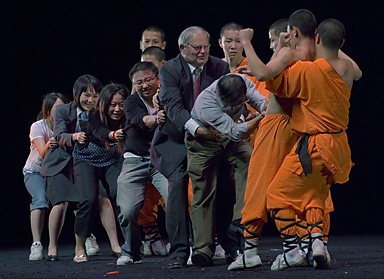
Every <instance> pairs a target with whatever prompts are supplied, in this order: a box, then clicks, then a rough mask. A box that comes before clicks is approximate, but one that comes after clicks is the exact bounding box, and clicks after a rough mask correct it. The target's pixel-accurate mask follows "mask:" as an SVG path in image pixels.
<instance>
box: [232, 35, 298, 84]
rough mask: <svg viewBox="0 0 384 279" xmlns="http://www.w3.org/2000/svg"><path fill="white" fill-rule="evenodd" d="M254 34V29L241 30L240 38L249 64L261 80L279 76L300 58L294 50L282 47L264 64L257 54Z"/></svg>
mask: <svg viewBox="0 0 384 279" xmlns="http://www.w3.org/2000/svg"><path fill="white" fill-rule="evenodd" d="M252 36H253V30H252V29H243V30H240V33H239V38H240V41H241V43H242V44H243V47H244V51H245V54H246V56H247V58H248V64H249V66H250V67H251V70H252V73H253V74H254V75H255V77H256V78H257V79H258V80H259V81H265V80H268V79H270V78H273V77H275V76H277V75H278V74H280V73H281V72H282V71H283V70H284V69H285V68H286V67H287V66H289V65H290V64H292V63H293V62H295V61H297V60H298V59H296V57H295V56H294V52H293V51H292V50H290V49H288V48H282V49H281V50H280V51H279V52H278V54H277V55H276V57H275V58H274V59H272V60H271V61H270V62H269V63H268V64H264V63H263V62H262V61H261V60H260V58H259V57H258V56H257V54H256V52H255V50H254V48H253V46H252V44H251V39H252Z"/></svg>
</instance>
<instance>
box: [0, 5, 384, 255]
mask: <svg viewBox="0 0 384 279" xmlns="http://www.w3.org/2000/svg"><path fill="white" fill-rule="evenodd" d="M181 2H183V4H182V3H181ZM351 2H352V1H230V2H228V1H175V2H171V1H169V2H167V1H157V3H156V2H151V1H135V2H134V1H46V2H42V1H11V0H9V1H1V8H0V10H1V47H2V51H1V89H2V94H1V96H2V97H1V102H0V103H1V130H2V141H1V143H2V144H1V156H2V160H1V162H2V167H1V170H2V180H1V188H0V189H1V190H0V191H1V208H0V234H1V235H0V245H1V246H0V247H2V246H5V245H26V246H27V245H28V246H29V245H30V243H31V241H32V237H31V232H30V223H29V204H30V196H29V194H28V192H27V191H26V189H25V186H24V183H23V175H22V168H23V166H24V164H25V160H26V158H27V156H28V154H29V137H28V135H29V128H30V125H31V124H32V123H33V122H34V121H35V118H36V116H37V114H38V112H39V110H40V107H41V100H42V96H43V95H44V94H46V93H48V92H52V91H56V92H61V93H64V94H65V95H67V96H68V97H69V98H70V99H72V97H71V96H72V93H71V92H72V86H73V83H74V81H75V80H76V79H77V77H79V76H80V75H82V74H86V73H90V74H93V75H95V76H96V77H98V78H99V79H100V80H101V81H102V82H103V83H104V84H105V85H106V84H108V83H109V82H111V81H113V82H116V83H124V84H126V85H128V86H129V87H131V84H130V82H129V79H128V72H129V70H130V68H131V67H132V66H133V65H134V64H135V63H136V62H138V61H139V59H140V50H139V40H140V37H141V32H142V30H143V29H145V28H146V27H148V26H149V25H157V26H159V27H160V28H162V29H163V30H164V31H165V33H166V41H167V42H168V45H167V48H166V54H167V58H168V59H171V58H173V57H175V56H176V55H177V54H178V46H177V38H178V36H179V34H180V33H181V32H182V31H183V30H184V29H185V28H186V27H188V26H191V25H200V26H202V27H204V28H205V29H206V30H207V31H208V32H209V33H210V34H211V44H212V48H211V54H212V55H214V56H217V57H220V58H221V57H223V53H222V50H221V49H220V47H219V46H218V43H217V40H218V38H219V32H220V28H221V27H222V26H223V25H224V24H226V23H228V22H230V21H236V22H239V23H240V24H242V25H243V26H244V27H250V28H253V29H254V31H255V34H254V39H253V41H252V42H253V45H254V47H255V49H256V52H257V53H258V54H259V56H260V58H261V59H262V60H263V61H264V62H267V61H268V59H269V58H270V56H271V54H272V53H271V51H270V50H269V40H268V28H269V26H270V24H271V23H272V22H274V21H276V20H278V19H280V18H282V17H289V15H290V14H291V13H292V12H294V11H295V10H297V9H300V8H306V9H309V10H311V11H312V12H313V13H314V14H315V16H316V19H317V21H318V23H320V22H321V21H323V20H324V19H326V18H330V17H332V18H336V19H338V20H340V21H341V22H343V23H344V25H345V27H346V30H347V37H346V43H345V45H344V47H343V50H344V52H346V53H347V54H349V55H350V56H351V57H353V58H354V59H355V61H356V62H357V63H358V64H359V66H360V68H361V69H362V71H363V77H362V79H361V80H360V81H359V82H356V83H355V85H354V88H353V90H352V97H351V110H350V125H349V129H348V135H349V141H350V145H351V149H352V159H353V161H354V163H355V164H356V166H355V167H354V168H353V169H352V172H351V175H350V181H349V182H348V183H346V184H343V185H334V186H332V189H331V191H332V196H333V201H334V204H335V212H334V213H332V214H331V220H332V226H331V234H354V233H359V234H367V235H368V234H377V233H382V232H383V229H384V225H383V220H382V216H383V213H384V210H383V206H382V203H383V202H382V200H383V198H382V196H383V190H382V188H383V187H384V183H383V179H382V172H383V170H382V164H381V159H382V156H383V152H382V137H383V134H384V133H383V130H382V129H383V124H382V123H383V121H382V113H381V112H382V110H383V104H384V102H383V97H382V95H383V90H382V87H383V86H382V79H381V75H382V70H383V66H382V63H383V55H382V46H383V39H382V32H381V30H382V23H383V21H382V13H381V9H380V8H381V5H379V3H380V2H379V1H358V2H355V1H354V2H353V3H351ZM379 19H380V21H379ZM379 48H380V49H379ZM67 217H68V218H67V221H66V224H65V225H64V229H63V233H62V237H61V239H60V241H61V242H64V241H71V242H73V216H72V214H71V213H68V214H67ZM96 230H100V234H101V237H103V236H102V234H104V236H105V232H104V231H103V230H102V229H100V224H98V227H97V228H96ZM263 233H264V234H274V233H275V229H274V227H273V224H272V223H269V224H268V225H267V226H266V228H265V230H264V232H263ZM47 235H48V234H47V227H45V228H44V234H43V245H48V237H47ZM105 239H106V237H105Z"/></svg>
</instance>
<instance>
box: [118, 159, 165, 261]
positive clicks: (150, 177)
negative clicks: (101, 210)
mask: <svg viewBox="0 0 384 279" xmlns="http://www.w3.org/2000/svg"><path fill="white" fill-rule="evenodd" d="M148 181H149V182H151V183H152V184H153V185H154V186H155V188H156V189H157V190H158V191H159V193H160V194H161V196H162V197H163V199H164V202H167V200H168V180H167V179H166V178H165V177H164V176H163V175H162V174H161V173H159V172H158V171H157V170H156V169H155V168H154V167H153V166H152V164H151V162H150V159H149V158H145V157H133V158H132V157H131V158H125V159H124V162H123V167H122V169H121V173H120V175H119V177H118V179H117V208H118V212H119V216H118V219H119V222H120V227H121V230H122V232H123V236H124V239H125V244H124V245H123V246H122V247H121V254H122V255H125V256H130V257H131V258H133V260H135V261H138V260H141V259H142V258H143V247H142V243H141V236H140V227H139V224H138V221H137V219H138V216H139V211H140V209H141V208H142V207H143V204H144V195H145V185H146V184H147V182H148Z"/></svg>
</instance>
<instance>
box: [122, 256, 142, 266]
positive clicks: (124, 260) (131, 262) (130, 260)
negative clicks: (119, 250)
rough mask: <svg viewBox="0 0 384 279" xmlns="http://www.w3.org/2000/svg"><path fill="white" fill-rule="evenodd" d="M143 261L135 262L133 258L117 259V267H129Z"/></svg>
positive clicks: (123, 257)
mask: <svg viewBox="0 0 384 279" xmlns="http://www.w3.org/2000/svg"><path fill="white" fill-rule="evenodd" d="M142 262H143V261H142V260H139V261H134V260H133V259H132V258H131V257H129V256H120V257H119V258H118V259H117V262H116V264H117V265H129V264H141V263H142Z"/></svg>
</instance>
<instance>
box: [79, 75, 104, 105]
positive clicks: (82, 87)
mask: <svg viewBox="0 0 384 279" xmlns="http://www.w3.org/2000/svg"><path fill="white" fill-rule="evenodd" d="M88 86H91V87H93V89H95V92H96V93H100V92H101V90H102V89H103V84H102V83H101V81H100V80H99V79H98V78H97V77H95V76H93V75H89V74H86V75H82V76H80V77H79V78H78V79H77V80H76V81H75V84H74V85H73V99H74V100H75V102H76V104H78V103H79V100H80V95H81V93H83V92H86V91H87V88H88Z"/></svg>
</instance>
